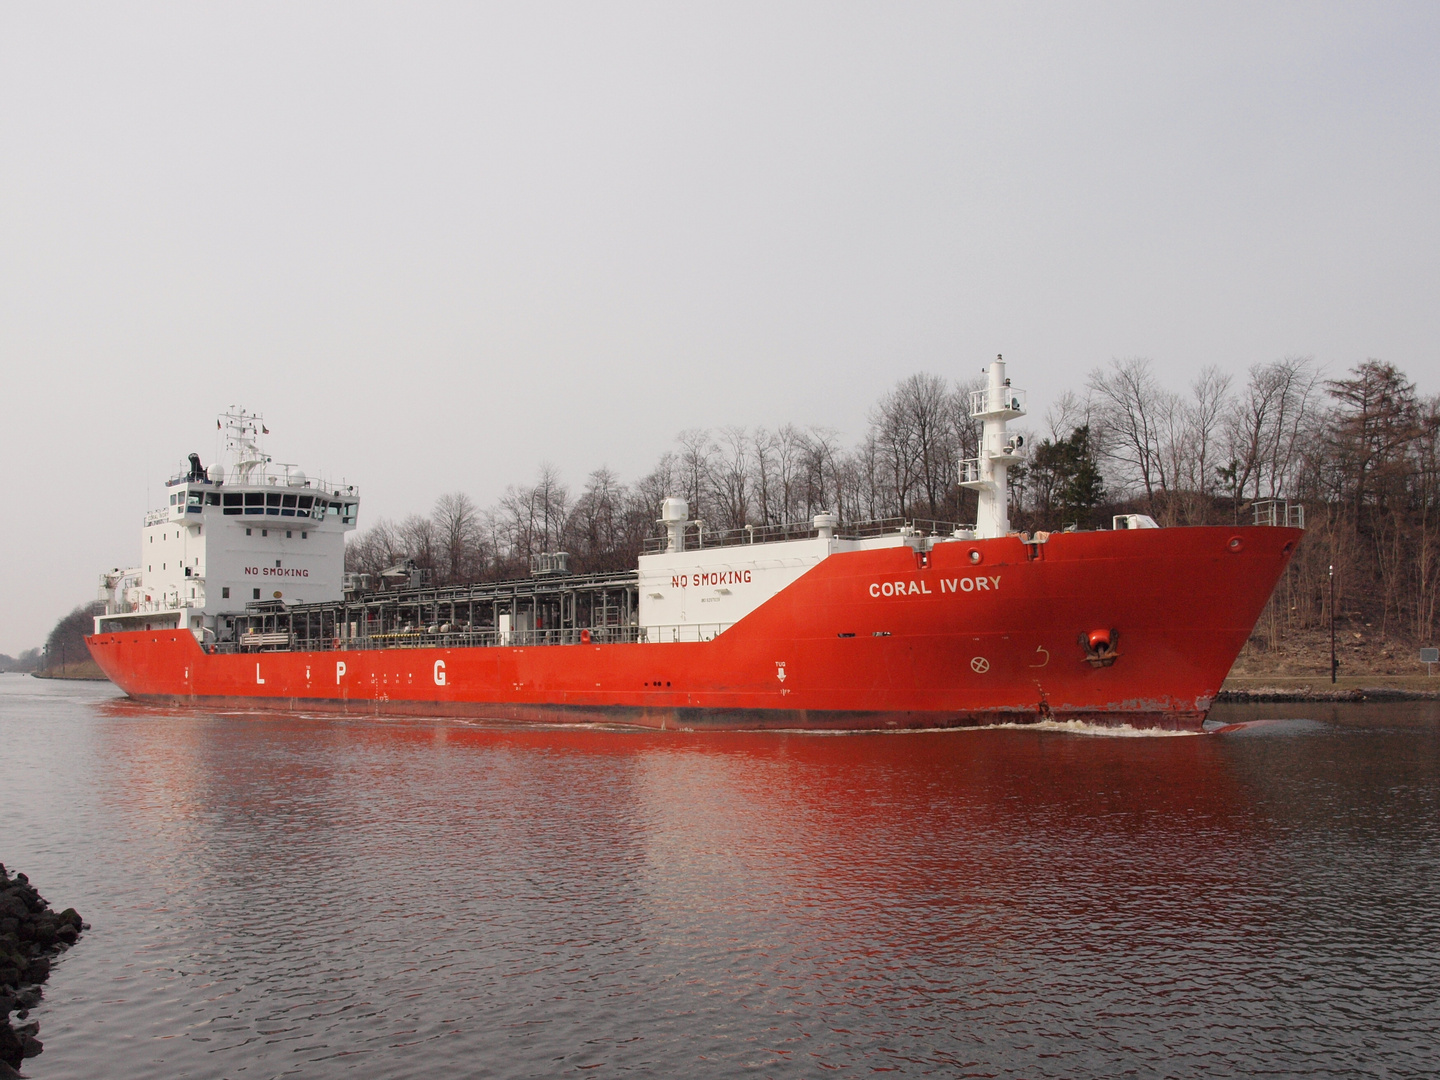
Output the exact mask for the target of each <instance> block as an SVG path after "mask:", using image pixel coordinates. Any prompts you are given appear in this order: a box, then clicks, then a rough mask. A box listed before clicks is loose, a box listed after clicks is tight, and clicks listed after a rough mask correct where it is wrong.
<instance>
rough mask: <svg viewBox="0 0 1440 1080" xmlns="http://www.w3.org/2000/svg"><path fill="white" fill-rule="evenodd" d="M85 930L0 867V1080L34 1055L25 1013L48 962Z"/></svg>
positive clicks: (32, 1025) (35, 1039)
mask: <svg viewBox="0 0 1440 1080" xmlns="http://www.w3.org/2000/svg"><path fill="white" fill-rule="evenodd" d="M88 929H89V925H88V924H87V923H84V922H82V921H81V919H80V915H79V913H78V912H77V911H76V910H75V909H74V908H66V909H65V910H64V911H61V912H55V911H51V910H50V905H49V904H47V903H46V902H45V898H44V897H43V896H41V895H40V894H39V893H38V892H36V891H35V886H33V885H31V884H30V879H29V878H27V877H26V876H25V875H24V874H16V875H15V876H14V877H13V878H12V877H11V876H10V874H9V873H8V872H7V871H6V869H5V864H4V863H0V1080H3V1078H4V1077H7V1076H15V1075H17V1073H16V1072H15V1070H16V1069H19V1068H20V1063H21V1062H22V1061H23V1060H24V1059H25V1058H28V1057H34V1056H35V1055H36V1054H38V1053H40V1051H41V1049H42V1046H41V1044H40V1038H39V1034H40V1025H39V1024H38V1023H37V1022H35V1021H33V1020H29V1016H30V1010H31V1009H33V1008H34V1007H35V1006H36V1005H38V1004H39V1003H40V993H41V990H40V985H41V983H43V982H44V981H45V980H46V979H48V978H50V961H51V959H52V958H53V957H55V956H57V955H58V954H60V953H62V952H64V951H65V950H66V949H68V948H69V947H70V946H71V945H74V944H75V942H76V941H77V940H78V939H79V937H80V934H81V932H82V931H84V930H88ZM11 1013H14V1014H15V1019H16V1020H18V1021H19V1023H18V1024H12V1023H11V1019H10V1014H11ZM27 1021H28V1022H27Z"/></svg>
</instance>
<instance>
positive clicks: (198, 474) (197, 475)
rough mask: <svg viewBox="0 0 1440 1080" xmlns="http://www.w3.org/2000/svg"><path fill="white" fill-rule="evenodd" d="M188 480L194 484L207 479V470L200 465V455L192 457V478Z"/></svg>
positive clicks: (192, 455)
mask: <svg viewBox="0 0 1440 1080" xmlns="http://www.w3.org/2000/svg"><path fill="white" fill-rule="evenodd" d="M188 479H189V480H190V482H191V483H192V484H193V483H196V482H197V481H200V480H204V479H205V468H204V466H202V465H201V464H200V455H199V454H191V455H190V476H189V478H188Z"/></svg>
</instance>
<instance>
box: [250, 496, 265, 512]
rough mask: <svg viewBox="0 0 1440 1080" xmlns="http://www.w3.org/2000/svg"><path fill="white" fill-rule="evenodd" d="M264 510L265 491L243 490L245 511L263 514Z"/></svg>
mask: <svg viewBox="0 0 1440 1080" xmlns="http://www.w3.org/2000/svg"><path fill="white" fill-rule="evenodd" d="M264 512H265V493H264V492H263V491H247V492H245V513H247V514H263V513H264Z"/></svg>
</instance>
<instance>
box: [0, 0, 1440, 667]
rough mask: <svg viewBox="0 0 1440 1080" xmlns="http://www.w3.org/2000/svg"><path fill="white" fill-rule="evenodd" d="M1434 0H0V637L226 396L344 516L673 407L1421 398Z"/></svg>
mask: <svg viewBox="0 0 1440 1080" xmlns="http://www.w3.org/2000/svg"><path fill="white" fill-rule="evenodd" d="M1437 56H1440V5H1436V4H1433V3H1429V4H1413V5H1403V4H1387V5H1373V4H1362V3H1351V4H1344V5H1324V4H1318V3H1303V4H1293V5H1280V4H1271V5H1256V4H1253V3H1244V4H1234V5H1224V4H1216V3H1206V4H1202V5H1194V6H1191V7H1186V6H1183V5H1178V4H1135V5H1119V4H1092V5H1075V4H1054V5H1018V4H1007V5H998V4H987V5H970V4H957V3H947V4H922V3H907V4H869V5H853V4H839V3H833V2H827V3H823V4H775V3H764V4H754V5H745V4H738V3H726V4H708V5H704V6H699V5H682V4H675V3H665V4H655V5H615V4H579V3H576V4H571V5H563V6H561V5H551V6H546V5H541V4H514V3H510V4H494V5H488V6H487V5H477V4H455V5H425V4H419V3H407V4H403V5H402V4H392V5H387V6H372V5H366V4H360V3H355V2H345V3H338V4H321V3H306V4H291V3H285V4H271V5H267V4H263V3H246V4H231V5H225V6H220V5H204V4H192V3H175V4H171V5H164V6H152V5H146V4H139V3H131V4H125V5H102V4H97V5H93V6H74V5H67V4H63V3H44V4H21V3H17V2H14V0H5V2H3V3H0V380H3V381H0V390H3V395H4V402H5V422H4V424H3V427H0V452H3V454H4V457H5V464H4V468H3V472H0V475H3V481H0V484H3V491H4V499H3V505H4V506H5V517H4V529H3V533H0V535H3V537H4V539H3V554H4V565H5V567H6V569H7V572H6V573H5V575H4V576H3V579H0V651H3V652H8V653H11V654H14V653H16V652H18V651H20V650H21V649H24V648H27V647H30V646H32V645H35V644H38V643H39V642H40V641H41V640H42V639H43V637H44V635H45V633H46V632H48V630H49V628H50V626H51V625H52V623H53V622H54V620H55V619H56V618H57V617H58V616H59V615H61V614H63V613H64V612H65V611H67V610H69V608H70V607H72V606H73V605H74V604H76V603H79V602H83V601H86V600H88V599H90V598H91V597H92V596H93V595H94V582H95V576H96V574H97V572H98V571H99V570H101V569H102V568H105V567H109V566H115V565H120V566H124V565H127V564H130V563H132V562H133V561H134V560H135V559H136V558H137V557H138V545H139V535H140V527H141V519H142V516H143V513H144V511H145V509H146V507H147V485H148V491H149V500H150V502H152V503H155V504H158V503H159V501H160V498H161V494H160V492H161V482H162V480H163V478H164V476H166V475H168V474H169V473H171V472H173V471H174V470H176V469H177V468H179V467H180V465H181V464H182V462H183V459H184V456H185V454H186V453H187V452H189V451H190V450H192V449H196V450H199V451H200V452H201V454H202V456H203V457H205V459H206V460H207V462H208V461H209V460H210V458H211V456H212V454H213V451H214V447H215V440H214V435H215V430H214V429H215V420H214V417H215V414H216V412H217V411H219V410H220V409H222V408H223V407H224V406H226V405H228V404H231V403H234V404H238V405H243V406H245V407H247V408H250V409H254V410H260V411H262V412H264V414H265V415H266V417H267V420H268V423H269V426H270V429H271V431H272V432H273V435H272V437H271V440H270V442H269V449H270V451H271V452H272V453H273V454H274V456H275V458H276V459H277V460H281V461H293V462H298V463H299V464H301V465H302V466H303V467H305V468H306V469H308V470H310V471H312V472H315V471H317V470H319V469H324V470H325V471H326V472H328V473H331V474H334V475H339V474H344V475H345V476H347V477H348V478H349V479H350V480H351V481H352V482H356V483H358V484H359V485H360V486H361V490H362V492H363V494H364V497H365V501H364V504H363V517H362V523H363V521H365V520H368V521H374V520H375V518H376V517H378V516H381V515H384V516H395V515H402V514H405V513H408V512H411V511H417V510H426V509H428V508H429V506H430V505H431V504H432V503H433V501H434V499H435V497H436V496H437V495H439V494H441V493H442V492H445V491H448V490H456V489H460V490H464V491H466V492H468V493H469V494H470V495H471V496H472V497H474V498H475V499H476V500H477V501H479V502H480V503H481V504H486V503H489V502H490V501H492V500H493V499H494V498H495V496H496V495H498V494H499V493H500V491H502V490H503V488H504V487H505V485H506V484H507V483H511V482H517V481H518V482H525V481H529V480H531V479H532V478H533V476H534V474H535V471H536V468H537V466H538V464H539V463H540V461H542V460H543V459H549V460H552V461H554V462H555V463H556V464H557V465H558V466H560V468H561V469H562V470H563V471H564V473H565V474H566V476H567V477H568V478H569V479H570V480H571V481H572V482H575V483H578V482H580V481H581V480H582V479H583V477H584V475H585V473H586V472H588V471H589V470H590V469H592V468H594V467H596V466H598V465H600V464H609V465H610V466H612V467H613V468H616V469H618V470H619V471H620V472H621V473H622V475H623V476H624V477H625V478H626V479H633V478H634V477H635V476H636V475H637V474H639V473H641V472H643V471H645V470H647V469H648V468H649V466H650V464H651V463H652V462H653V461H654V460H655V458H656V457H658V455H659V454H660V453H661V452H662V451H663V450H665V449H666V448H668V447H669V446H670V445H671V443H672V440H673V438H674V436H675V434H676V433H677V432H678V431H680V430H681V429H683V428H686V427H694V426H706V427H711V426H721V425H726V424H742V425H755V424H778V423H783V422H785V421H787V420H793V421H796V422H798V423H819V424H825V425H829V426H831V427H834V428H836V429H838V430H839V431H840V432H841V433H842V434H843V435H844V436H845V438H846V439H847V441H851V440H853V439H854V438H856V437H857V436H858V435H859V434H860V432H861V431H862V429H863V426H864V418H865V412H866V410H867V409H868V407H869V406H870V405H871V403H872V402H873V401H874V400H875V398H876V397H877V396H878V395H879V394H880V393H881V392H883V390H884V389H885V388H887V387H888V386H889V385H891V384H892V383H893V382H894V381H895V380H896V379H897V378H900V377H902V376H904V375H907V374H910V373H911V372H913V371H917V370H929V371H935V372H938V373H940V374H944V375H947V376H961V375H963V376H968V375H970V374H973V373H976V372H978V370H979V368H980V367H981V366H982V365H983V364H984V363H985V362H986V361H987V360H988V359H989V358H990V357H991V356H993V354H995V353H996V352H1003V353H1005V354H1006V358H1007V359H1009V360H1010V361H1011V362H1012V372H1011V374H1012V375H1013V377H1014V378H1015V382H1016V384H1017V385H1020V386H1026V387H1028V388H1030V390H1031V394H1032V398H1031V401H1032V407H1035V410H1034V411H1036V412H1039V411H1042V410H1043V407H1044V405H1045V404H1046V402H1047V401H1048V400H1049V399H1050V398H1052V397H1053V396H1054V395H1055V394H1056V393H1058V392H1059V391H1061V390H1063V389H1065V388H1067V387H1078V386H1079V384H1080V383H1081V381H1082V380H1083V377H1084V373H1085V372H1086V371H1087V370H1089V369H1090V368H1091V367H1093V366H1095V365H1097V364H1101V363H1104V362H1106V361H1108V360H1109V359H1110V358H1111V357H1115V356H1130V355H1143V356H1149V357H1153V358H1154V359H1155V361H1156V363H1157V364H1158V365H1160V367H1161V369H1162V370H1163V371H1164V373H1165V375H1166V377H1167V378H1168V379H1169V380H1170V381H1171V382H1172V384H1173V385H1175V386H1176V387H1179V386H1182V385H1184V384H1185V383H1186V382H1187V381H1188V380H1189V379H1190V378H1191V377H1192V376H1193V374H1194V372H1195V371H1196V370H1197V369H1198V368H1199V367H1200V366H1202V365H1204V364H1206V363H1215V364H1219V365H1220V366H1222V367H1224V368H1226V369H1229V370H1233V371H1237V372H1239V371H1243V370H1244V369H1245V368H1247V367H1248V366H1249V365H1250V364H1253V363H1256V362H1260V361H1267V360H1272V359H1275V358H1277V357H1280V356H1284V355H1287V354H1308V355H1313V356H1315V357H1316V359H1317V360H1318V361H1320V362H1321V363H1323V364H1325V365H1327V366H1328V367H1329V368H1330V369H1331V370H1332V371H1340V370H1343V369H1344V368H1346V367H1348V366H1350V365H1351V364H1353V363H1355V362H1357V361H1359V360H1361V359H1364V358H1365V357H1367V356H1374V357H1379V358H1382V359H1385V360H1389V361H1391V362H1393V363H1395V364H1397V365H1398V366H1400V367H1401V368H1402V369H1404V370H1405V371H1406V372H1408V373H1409V374H1410V376H1411V377H1412V378H1415V379H1416V380H1417V381H1418V382H1419V383H1420V385H1421V388H1422V389H1423V390H1426V391H1428V392H1433V391H1435V390H1437V389H1440V357H1437V340H1440V339H1437V333H1436V331H1437V321H1440V303H1437V289H1436V286H1437V280H1440V275H1437V268H1440V267H1437V264H1440V203H1437V199H1440V175H1437V174H1440V169H1437V165H1440V131H1437V120H1440V63H1437V61H1436V57H1437Z"/></svg>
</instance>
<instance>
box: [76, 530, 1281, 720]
mask: <svg viewBox="0 0 1440 1080" xmlns="http://www.w3.org/2000/svg"><path fill="white" fill-rule="evenodd" d="M1300 536H1301V533H1300V532H1299V531H1298V530H1295V529H1280V528H1264V527H1262V528H1254V527H1246V528H1212V527H1207V528H1188V529H1143V530H1135V531H1110V532H1093V533H1061V534H1055V535H1053V536H1052V537H1051V538H1050V541H1049V543H1046V544H1038V545H1026V544H1023V543H1022V542H1021V541H1020V539H1019V538H1017V537H1005V538H1000V539H995V540H983V541H975V542H971V543H947V544H940V545H937V546H936V547H935V548H934V550H933V551H932V552H930V553H929V557H928V561H929V565H928V566H923V565H921V560H920V558H919V557H918V556H917V554H916V553H915V552H913V551H912V550H911V549H910V548H908V547H896V548H884V549H880V550H872V551H858V552H847V553H839V554H835V555H831V556H830V557H829V558H827V559H825V560H823V561H822V562H821V563H820V564H819V565H818V566H816V567H815V568H814V569H812V570H810V571H809V572H808V573H806V574H805V575H804V576H802V577H801V578H800V579H799V580H798V581H796V582H795V583H794V584H793V585H791V586H789V587H788V588H786V589H784V590H783V591H782V592H780V593H779V594H777V595H776V596H774V597H772V598H771V599H770V600H769V601H767V602H766V603H764V604H763V605H761V606H760V607H759V608H757V609H756V610H755V611H754V612H752V613H751V614H750V615H748V616H746V617H745V618H744V619H742V620H741V621H740V622H738V623H736V624H735V625H734V626H733V627H731V628H730V629H729V630H727V631H726V632H725V633H723V634H721V635H719V636H718V637H716V638H715V639H714V640H712V641H706V642H678V643H663V644H659V643H640V644H604V645H602V644H576V645H542V646H528V647H508V646H494V647H476V648H456V649H427V648H404V649H339V650H335V651H329V650H326V651H321V652H259V653H238V654H218V655H210V654H207V653H204V652H202V651H201V649H200V646H199V645H198V644H197V643H196V641H195V638H194V637H193V636H192V635H191V634H190V633H189V632H188V631H186V630H183V629H181V630H166V631H131V632H126V633H106V634H98V635H95V636H93V637H91V638H89V639H88V642H89V645H90V651H91V653H92V655H93V656H94V657H95V660H96V662H97V663H98V664H99V665H100V667H101V668H102V669H103V670H104V671H105V673H106V674H107V675H108V676H109V677H110V678H111V679H112V680H113V681H114V682H115V683H116V684H117V685H118V686H120V688H121V689H123V690H124V691H125V692H126V693H128V694H130V695H131V696H132V697H135V698H139V699H142V700H157V701H168V702H176V701H178V702H189V703H197V704H199V703H206V704H243V705H245V706H247V707H253V706H257V705H267V706H271V707H280V708H290V709H302V708H336V709H341V710H345V711H349V712H359V711H364V712H384V713H401V712H403V713H424V714H430V715H459V716H469V717H485V718H496V719H510V720H521V721H541V722H549V723H555V722H610V723H629V724H639V725H644V726H648V727H657V728H660V727H681V728H702V727H708V728H767V727H770V728H820V729H866V728H869V729H874V728H879V729H884V728H900V727H947V726H957V725H967V724H982V723H999V722H1006V721H1014V722H1026V721H1033V720H1037V719H1045V718H1053V719H1057V720H1069V719H1076V720H1087V721H1096V722H1100V723H1109V724H1119V723H1126V724H1132V725H1135V726H1158V727H1167V728H1198V727H1199V726H1200V724H1201V723H1202V722H1203V721H1204V718H1205V714H1206V712H1207V711H1208V709H1209V707H1210V703H1211V701H1212V700H1213V698H1214V697H1215V694H1216V693H1217V692H1218V691H1219V689H1220V685H1221V683H1222V682H1223V681H1224V679H1225V676H1226V675H1227V674H1228V672H1229V670H1230V666H1231V664H1232V663H1233V662H1234V660H1235V657H1236V656H1237V655H1238V653H1239V651H1240V649H1241V647H1242V646H1243V645H1244V643H1245V641H1246V639H1247V637H1248V635H1249V633H1250V631H1251V629H1252V628H1253V626H1254V625H1255V621H1256V619H1257V618H1258V617H1259V614H1260V612H1261V610H1262V609H1263V607H1264V605H1265V602H1266V600H1267V599H1268V598H1269V596H1270V592H1271V590H1272V589H1273V588H1274V585H1275V582H1276V580H1277V579H1278V577H1279V575H1280V573H1281V571H1282V570H1283V569H1284V566H1285V563H1286V561H1287V560H1288V559H1289V556H1290V553H1291V552H1292V551H1293V549H1294V547H1295V545H1296V544H1297V543H1298V541H1299V539H1300ZM972 551H978V552H979V553H980V560H981V561H980V562H979V563H978V564H975V563H972V561H971V552H972ZM980 577H985V578H986V579H987V584H986V586H985V587H983V588H982V587H980V586H979V584H978V581H977V579H978V578H980ZM967 580H968V583H969V584H968V585H967V584H966V582H967ZM887 594H889V595H887ZM1092 630H1116V631H1118V632H1119V639H1118V650H1117V651H1118V657H1117V658H1116V659H1115V661H1114V662H1113V663H1112V664H1110V665H1109V666H1096V665H1095V664H1094V663H1093V662H1092V659H1091V658H1088V657H1087V654H1086V651H1085V649H1084V648H1083V647H1082V645H1081V644H1080V643H1079V641H1078V640H1077V639H1078V638H1080V637H1081V636H1082V635H1084V634H1087V633H1089V632H1090V631H1092Z"/></svg>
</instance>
